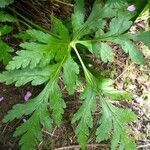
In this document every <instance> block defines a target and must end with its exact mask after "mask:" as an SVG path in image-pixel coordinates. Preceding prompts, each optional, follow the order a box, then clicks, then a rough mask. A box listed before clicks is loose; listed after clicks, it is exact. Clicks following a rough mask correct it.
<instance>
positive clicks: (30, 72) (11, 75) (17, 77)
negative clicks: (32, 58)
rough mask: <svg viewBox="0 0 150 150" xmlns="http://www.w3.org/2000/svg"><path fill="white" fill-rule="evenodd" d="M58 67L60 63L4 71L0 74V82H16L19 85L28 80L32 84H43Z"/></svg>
mask: <svg viewBox="0 0 150 150" xmlns="http://www.w3.org/2000/svg"><path fill="white" fill-rule="evenodd" d="M57 67H58V65H53V66H47V67H44V68H36V69H29V68H27V69H22V70H13V71H4V72H3V73H2V74H0V82H1V83H3V82H5V83H6V84H7V85H8V84H12V83H16V84H15V86H17V87H19V86H22V85H25V84H26V83H28V82H31V84H32V85H41V84H43V83H45V82H46V81H48V80H49V79H50V75H52V74H53V73H54V72H55V71H56V69H57Z"/></svg>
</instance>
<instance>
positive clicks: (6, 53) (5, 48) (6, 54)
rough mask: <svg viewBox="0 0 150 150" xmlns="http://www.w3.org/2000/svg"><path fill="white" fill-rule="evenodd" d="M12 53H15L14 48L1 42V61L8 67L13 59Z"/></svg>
mask: <svg viewBox="0 0 150 150" xmlns="http://www.w3.org/2000/svg"><path fill="white" fill-rule="evenodd" d="M10 52H13V48H12V47H10V46H9V45H7V43H5V42H3V41H2V40H0V61H3V63H4V64H5V65H6V64H7V63H8V62H9V61H10V60H11V58H12V56H11V54H10Z"/></svg>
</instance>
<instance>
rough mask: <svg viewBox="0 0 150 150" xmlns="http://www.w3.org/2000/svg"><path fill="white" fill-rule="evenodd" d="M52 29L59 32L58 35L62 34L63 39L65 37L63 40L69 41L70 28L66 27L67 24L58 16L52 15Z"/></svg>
mask: <svg viewBox="0 0 150 150" xmlns="http://www.w3.org/2000/svg"><path fill="white" fill-rule="evenodd" d="M52 25H53V26H52V27H53V28H52V31H53V32H54V33H57V34H58V35H60V37H61V39H63V41H69V39H70V38H69V32H68V29H67V28H66V27H65V25H64V24H63V22H62V21H61V20H59V19H57V18H55V17H54V16H53V17H52Z"/></svg>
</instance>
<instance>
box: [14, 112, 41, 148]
mask: <svg viewBox="0 0 150 150" xmlns="http://www.w3.org/2000/svg"><path fill="white" fill-rule="evenodd" d="M39 120H40V118H39V112H38V111H36V112H34V113H33V115H32V117H31V118H30V119H29V120H28V121H26V122H25V123H23V124H22V125H21V126H20V127H18V128H17V129H16V131H15V133H14V136H15V137H16V136H20V135H22V137H21V139H20V141H19V145H21V150H27V149H28V150H32V149H33V148H34V147H35V146H36V145H37V141H41V140H42V132H41V127H40V122H39Z"/></svg>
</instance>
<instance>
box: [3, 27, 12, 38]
mask: <svg viewBox="0 0 150 150" xmlns="http://www.w3.org/2000/svg"><path fill="white" fill-rule="evenodd" d="M12 30H13V27H11V26H7V25H5V26H1V27H0V36H3V35H5V34H8V33H10V32H11V31H12Z"/></svg>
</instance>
